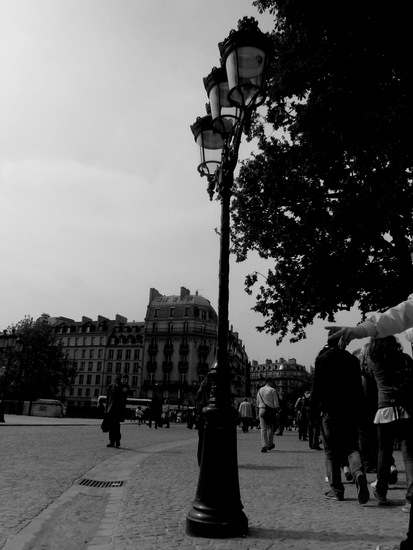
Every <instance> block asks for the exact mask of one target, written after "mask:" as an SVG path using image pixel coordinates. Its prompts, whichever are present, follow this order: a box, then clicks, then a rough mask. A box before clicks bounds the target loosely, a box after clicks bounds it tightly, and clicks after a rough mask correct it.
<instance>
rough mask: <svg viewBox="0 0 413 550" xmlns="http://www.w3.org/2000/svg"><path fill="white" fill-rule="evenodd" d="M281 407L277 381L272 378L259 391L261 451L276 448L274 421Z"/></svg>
mask: <svg viewBox="0 0 413 550" xmlns="http://www.w3.org/2000/svg"><path fill="white" fill-rule="evenodd" d="M279 407H280V400H279V398H278V394H277V390H276V386H275V383H274V382H273V381H272V380H268V382H267V383H266V384H265V386H263V387H262V388H261V389H260V390H259V391H258V393H257V408H258V411H259V412H258V415H259V419H260V429H261V452H262V453H266V452H267V451H271V450H272V449H274V448H275V445H274V423H275V421H276V414H277V410H278V409H279Z"/></svg>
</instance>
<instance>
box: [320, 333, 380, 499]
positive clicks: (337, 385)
mask: <svg viewBox="0 0 413 550" xmlns="http://www.w3.org/2000/svg"><path fill="white" fill-rule="evenodd" d="M362 414H363V388H362V384H361V374H360V363H359V361H358V359H357V358H356V357H355V356H354V355H351V353H349V352H348V351H346V350H344V349H340V348H339V347H338V340H333V341H331V342H329V343H328V347H327V348H324V349H323V350H322V351H321V352H320V354H319V355H318V357H317V358H316V361H315V368H314V379H313V388H312V392H311V402H310V417H311V419H312V421H313V422H317V420H321V438H322V441H323V446H324V452H325V457H326V468H327V475H328V479H329V482H330V487H331V489H330V490H329V491H327V493H325V497H326V498H327V499H330V500H343V499H344V485H343V483H342V481H341V465H342V464H343V462H344V460H345V458H346V457H348V463H349V467H350V471H351V473H352V475H353V477H354V480H355V482H356V487H357V493H358V501H359V503H360V504H366V502H368V500H369V498H370V495H369V491H368V487H367V479H366V474H365V472H364V468H363V463H362V460H361V456H360V452H359V445H358V424H359V421H360V415H362Z"/></svg>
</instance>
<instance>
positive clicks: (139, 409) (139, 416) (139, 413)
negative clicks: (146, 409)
mask: <svg viewBox="0 0 413 550" xmlns="http://www.w3.org/2000/svg"><path fill="white" fill-rule="evenodd" d="M135 418H136V419H137V421H138V426H140V425H141V424H142V418H143V412H142V407H137V409H136V410H135Z"/></svg>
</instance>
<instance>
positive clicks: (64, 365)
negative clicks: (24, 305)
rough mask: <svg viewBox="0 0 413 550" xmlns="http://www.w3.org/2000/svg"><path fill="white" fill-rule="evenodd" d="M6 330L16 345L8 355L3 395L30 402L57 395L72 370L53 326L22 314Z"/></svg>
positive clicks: (67, 381) (68, 384) (60, 393)
mask: <svg viewBox="0 0 413 550" xmlns="http://www.w3.org/2000/svg"><path fill="white" fill-rule="evenodd" d="M10 329H11V330H14V331H15V334H16V336H17V338H18V342H19V345H18V346H16V348H15V349H14V350H13V351H11V353H12V355H11V356H10V357H8V365H7V375H6V378H7V379H6V381H5V382H7V388H5V392H4V394H5V396H6V397H8V398H10V399H11V398H19V399H27V400H30V401H33V400H35V399H40V398H43V399H56V398H57V397H59V396H61V395H62V394H63V391H64V390H65V389H67V388H68V387H69V386H70V381H71V378H72V377H73V376H74V375H75V374H76V371H75V368H74V367H73V364H72V362H71V361H70V360H69V359H68V358H67V356H66V354H65V352H64V350H63V347H62V345H61V343H60V342H59V341H58V340H56V337H55V335H54V333H53V327H52V326H51V325H50V324H49V323H47V322H44V321H43V320H41V319H39V320H37V321H34V320H33V319H32V318H31V317H25V318H24V319H23V320H22V321H20V322H19V323H17V324H16V325H14V326H12V327H10Z"/></svg>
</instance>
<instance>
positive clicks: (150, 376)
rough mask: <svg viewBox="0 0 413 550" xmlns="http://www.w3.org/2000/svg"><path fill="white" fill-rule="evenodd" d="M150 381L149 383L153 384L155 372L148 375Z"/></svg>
mask: <svg viewBox="0 0 413 550" xmlns="http://www.w3.org/2000/svg"><path fill="white" fill-rule="evenodd" d="M148 381H149V383H150V384H153V372H150V373H149V374H148Z"/></svg>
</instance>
